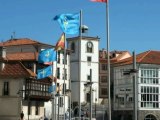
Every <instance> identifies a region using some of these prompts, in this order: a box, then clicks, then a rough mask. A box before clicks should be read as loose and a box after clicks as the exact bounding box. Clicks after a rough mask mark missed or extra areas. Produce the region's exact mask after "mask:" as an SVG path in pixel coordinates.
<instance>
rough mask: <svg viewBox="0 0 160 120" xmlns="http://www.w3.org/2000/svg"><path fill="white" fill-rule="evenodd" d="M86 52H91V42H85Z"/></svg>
mask: <svg viewBox="0 0 160 120" xmlns="http://www.w3.org/2000/svg"><path fill="white" fill-rule="evenodd" d="M87 52H88V53H92V52H93V43H92V42H87Z"/></svg>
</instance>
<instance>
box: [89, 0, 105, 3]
mask: <svg viewBox="0 0 160 120" xmlns="http://www.w3.org/2000/svg"><path fill="white" fill-rule="evenodd" d="M91 1H92V2H106V3H107V0H91Z"/></svg>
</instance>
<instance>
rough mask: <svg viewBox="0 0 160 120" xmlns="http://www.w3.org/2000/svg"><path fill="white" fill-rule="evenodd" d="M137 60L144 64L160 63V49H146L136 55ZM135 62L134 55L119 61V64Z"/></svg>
mask: <svg viewBox="0 0 160 120" xmlns="http://www.w3.org/2000/svg"><path fill="white" fill-rule="evenodd" d="M136 62H137V63H143V64H160V51H152V50H149V51H146V52H143V53H140V54H138V55H136ZM132 63H133V57H129V58H126V59H124V60H121V61H118V62H117V63H116V64H117V65H127V64H132Z"/></svg>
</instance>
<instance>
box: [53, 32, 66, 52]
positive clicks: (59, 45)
mask: <svg viewBox="0 0 160 120" xmlns="http://www.w3.org/2000/svg"><path fill="white" fill-rule="evenodd" d="M64 47H65V40H64V33H63V34H62V35H61V37H60V38H59V40H58V42H57V44H56V46H55V50H62V49H64Z"/></svg>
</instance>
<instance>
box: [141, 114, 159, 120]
mask: <svg viewBox="0 0 160 120" xmlns="http://www.w3.org/2000/svg"><path fill="white" fill-rule="evenodd" d="M144 120H157V119H156V117H155V116H154V115H152V114H149V115H147V116H146V117H145V118H144Z"/></svg>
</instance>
